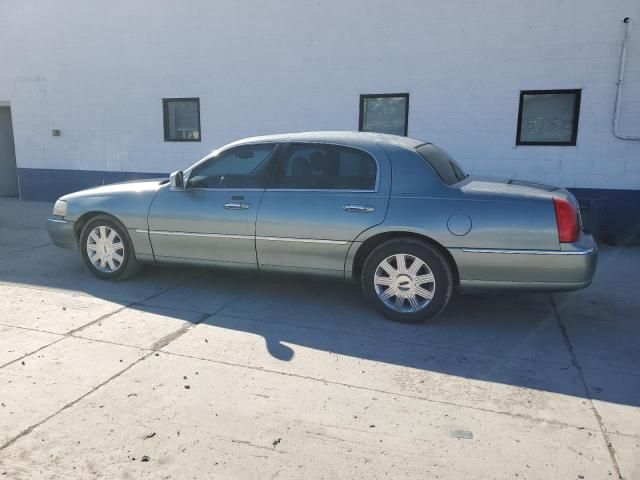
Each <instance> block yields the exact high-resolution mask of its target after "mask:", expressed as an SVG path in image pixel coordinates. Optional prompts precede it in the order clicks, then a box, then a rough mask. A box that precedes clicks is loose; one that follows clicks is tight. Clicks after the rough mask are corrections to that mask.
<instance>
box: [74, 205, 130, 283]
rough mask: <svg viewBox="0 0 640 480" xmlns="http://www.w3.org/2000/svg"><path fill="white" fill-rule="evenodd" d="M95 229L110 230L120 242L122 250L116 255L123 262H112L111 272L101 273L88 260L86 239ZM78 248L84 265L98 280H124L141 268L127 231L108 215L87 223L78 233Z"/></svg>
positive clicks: (97, 217)
mask: <svg viewBox="0 0 640 480" xmlns="http://www.w3.org/2000/svg"><path fill="white" fill-rule="evenodd" d="M97 227H105V230H106V231H107V232H110V231H111V230H112V231H114V232H115V233H116V235H117V236H118V237H119V238H120V240H121V241H122V245H123V248H122V250H120V249H118V250H117V253H118V255H119V256H122V257H123V260H122V261H121V262H118V261H117V260H114V265H116V267H117V268H115V270H113V271H103V270H101V269H100V268H98V266H96V265H94V263H93V262H92V261H91V260H90V255H89V253H88V250H87V249H88V246H87V239H88V238H89V235H90V234H91V232H92V231H93V230H94V229H95V228H97ZM79 247H80V253H81V255H82V260H83V261H84V263H85V265H86V266H87V268H88V269H89V270H90V271H91V273H93V274H94V275H95V276H96V277H98V278H101V279H104V280H124V279H126V278H129V277H131V276H133V275H135V274H136V273H138V272H139V271H140V269H141V268H142V267H141V265H140V263H139V262H138V261H137V259H136V254H135V252H134V250H133V244H132V243H131V239H130V238H129V234H128V233H127V229H126V228H124V227H123V226H122V225H121V224H120V223H119V222H118V221H116V220H115V219H114V218H112V217H110V216H108V215H99V216H96V217H94V218H92V219H91V220H89V221H88V222H87V224H86V225H85V226H84V228H83V229H82V232H81V233H80V239H79Z"/></svg>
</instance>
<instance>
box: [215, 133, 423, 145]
mask: <svg viewBox="0 0 640 480" xmlns="http://www.w3.org/2000/svg"><path fill="white" fill-rule="evenodd" d="M265 142H326V143H337V144H343V145H352V146H356V147H363V148H366V147H368V146H374V145H377V144H384V145H395V146H398V147H403V148H408V149H414V148H416V147H417V146H418V145H422V144H424V143H428V142H424V141H422V140H416V139H413V138H409V137H401V136H399V135H388V134H384V133H372V132H348V131H335V132H331V131H327V132H323V131H318V132H297V133H280V134H276V135H264V136H259V137H249V138H244V139H242V140H238V141H235V142H233V143H230V144H229V145H226V146H225V148H228V147H231V146H236V145H244V144H250V143H265Z"/></svg>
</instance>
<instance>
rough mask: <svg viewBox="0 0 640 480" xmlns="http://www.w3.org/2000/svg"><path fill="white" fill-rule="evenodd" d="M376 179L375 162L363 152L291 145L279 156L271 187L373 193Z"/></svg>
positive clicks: (338, 147) (323, 145) (319, 145)
mask: <svg viewBox="0 0 640 480" xmlns="http://www.w3.org/2000/svg"><path fill="white" fill-rule="evenodd" d="M376 176H377V164H376V161H375V160H374V158H373V157H372V156H371V155H369V154H368V153H367V152H365V151H363V150H359V149H356V148H351V147H345V146H341V145H330V144H322V143H299V144H290V145H289V146H288V147H287V149H286V150H285V151H284V153H283V154H282V155H281V156H280V159H279V161H278V165H277V167H276V170H275V175H274V178H273V180H272V182H271V185H270V188H275V189H296V190H358V191H373V190H375V188H376Z"/></svg>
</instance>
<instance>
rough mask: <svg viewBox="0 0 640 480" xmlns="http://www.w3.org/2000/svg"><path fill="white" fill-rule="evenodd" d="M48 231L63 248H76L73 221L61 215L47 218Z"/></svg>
mask: <svg viewBox="0 0 640 480" xmlns="http://www.w3.org/2000/svg"><path fill="white" fill-rule="evenodd" d="M47 232H49V237H51V241H52V242H53V243H54V244H55V245H57V246H59V247H62V248H71V249H73V248H76V247H77V245H76V237H75V233H74V231H73V222H70V221H68V220H64V219H62V218H60V217H51V218H48V219H47Z"/></svg>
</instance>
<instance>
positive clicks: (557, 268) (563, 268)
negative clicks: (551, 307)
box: [451, 234, 598, 291]
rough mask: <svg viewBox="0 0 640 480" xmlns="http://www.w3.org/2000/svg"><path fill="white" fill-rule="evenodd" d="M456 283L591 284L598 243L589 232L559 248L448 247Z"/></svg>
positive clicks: (546, 287) (545, 287) (548, 287)
mask: <svg viewBox="0 0 640 480" xmlns="http://www.w3.org/2000/svg"><path fill="white" fill-rule="evenodd" d="M451 253H452V255H453V257H454V259H455V261H456V264H457V266H458V271H459V274H460V286H461V287H462V288H463V289H465V288H511V289H519V290H537V291H560V290H578V289H581V288H585V287H588V286H589V285H590V284H591V280H592V279H593V275H594V273H595V270H596V265H597V261H598V246H597V244H596V242H595V240H594V239H593V237H592V236H591V235H588V234H582V235H581V236H580V239H579V240H578V242H576V243H572V244H567V245H564V244H563V245H562V247H561V249H560V250H497V249H473V248H462V249H455V250H454V249H452V250H451Z"/></svg>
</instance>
